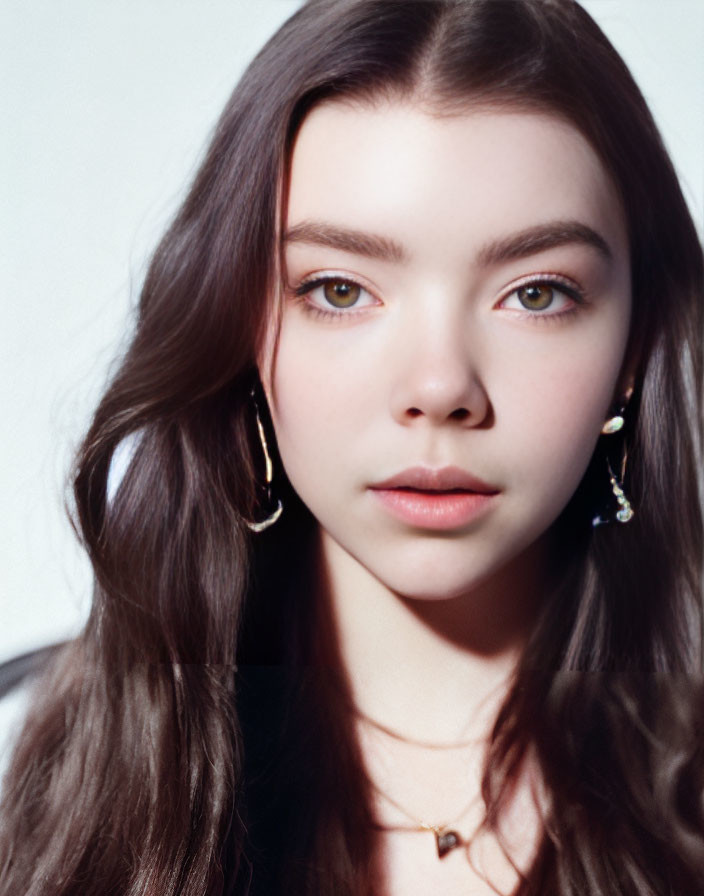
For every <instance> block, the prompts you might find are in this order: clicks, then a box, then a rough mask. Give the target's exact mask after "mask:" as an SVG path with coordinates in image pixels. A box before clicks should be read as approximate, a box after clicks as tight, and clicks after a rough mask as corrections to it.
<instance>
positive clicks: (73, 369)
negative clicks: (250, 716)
mask: <svg viewBox="0 0 704 896" xmlns="http://www.w3.org/2000/svg"><path fill="white" fill-rule="evenodd" d="M584 5H585V6H586V7H587V8H588V9H589V11H590V12H592V14H593V15H594V16H595V17H596V18H597V20H598V21H599V22H600V24H601V25H602V27H603V28H604V29H605V31H606V32H607V34H609V36H610V37H611V39H612V40H613V41H614V43H615V44H616V46H617V48H618V49H619V50H620V51H621V52H622V54H623V55H624V56H625V58H626V61H627V62H628V63H629V65H630V66H631V68H632V71H633V73H634V75H635V76H636V79H637V80H638V81H639V83H640V85H641V88H642V89H643V91H644V93H645V95H646V97H647V99H648V100H649V102H650V103H651V106H652V108H653V110H654V112H655V115H656V118H657V119H658V121H659V123H660V125H661V128H662V129H663V131H664V134H665V139H666V142H667V144H668V146H669V148H670V150H671V152H672V153H673V155H674V158H675V163H676V166H677V168H678V171H679V172H680V175H681V177H682V180H683V183H684V186H685V192H686V195H687V197H688V199H689V201H690V203H691V206H692V209H693V212H694V214H695V217H696V220H697V224H698V226H699V228H700V232H702V229H703V228H702V222H703V221H704V165H703V155H704V154H703V152H702V148H703V147H704V53H703V52H702V47H704V3H702V0H669V2H663V0H589V2H585V3H584ZM297 7H298V2H297V0H207V2H203V0H119V2H117V0H115V2H110V0H102V2H99V3H98V2H95V0H0V60H1V61H0V109H1V111H2V119H1V120H2V142H1V144H0V165H1V166H2V174H3V177H2V183H3V189H2V194H0V195H1V201H0V236H1V241H0V296H1V300H2V315H1V317H0V320H1V321H2V326H1V328H0V411H1V413H2V426H3V430H2V440H1V441H0V508H1V510H2V512H1V514H0V661H1V660H2V659H4V658H6V657H10V656H12V655H14V654H16V653H19V652H21V651H24V650H28V649H31V648H32V647H34V646H38V645H41V644H43V643H47V642H51V641H53V640H56V639H59V638H63V637H67V636H69V635H71V634H73V633H75V632H76V631H77V630H78V629H79V627H80V625H81V623H82V620H83V619H84V618H85V615H86V612H87V609H88V604H89V600H90V572H89V570H88V567H87V564H86V562H85V560H84V558H83V557H82V555H81V553H80V551H79V549H78V548H77V546H76V540H75V536H74V535H73V532H72V530H71V529H70V526H69V524H68V522H67V520H66V515H65V512H64V509H63V493H64V482H65V478H66V473H67V470H68V467H69V465H70V460H71V456H72V452H73V450H74V448H75V446H76V445H77V443H78V442H79V441H80V437H81V435H82V432H83V430H84V429H85V427H86V426H87V423H88V419H89V415H90V413H91V410H92V408H93V406H94V404H95V403H96V401H97V400H98V398H99V395H100V393H101V391H102V389H103V387H104V385H105V382H106V378H107V375H108V371H109V370H110V367H111V363H113V362H114V359H115V358H116V356H117V354H118V352H119V350H120V348H121V347H122V346H123V345H124V336H125V333H126V330H127V326H128V323H129V320H130V315H131V312H132V309H133V308H134V304H135V302H136V298H137V294H138V291H139V285H140V282H141V279H142V276H143V273H144V267H145V260H146V258H147V256H148V253H149V251H150V250H151V249H152V248H153V246H154V244H155V243H156V241H157V239H158V237H159V235H160V233H161V231H162V230H163V228H164V226H165V224H166V222H167V220H168V219H169V217H170V215H171V214H172V213H173V211H174V210H175V208H176V206H177V203H178V200H179V197H180V196H181V195H182V192H183V189H184V186H185V184H186V183H187V181H188V180H189V179H190V177H191V175H192V174H193V172H194V170H195V166H196V163H197V161H198V159H199V157H200V154H201V151H202V149H203V147H204V145H205V143H206V139H207V136H208V133H209V131H210V129H211V128H212V126H213V124H214V122H215V119H216V117H217V116H218V114H219V112H220V110H221V108H222V106H223V105H224V103H225V101H226V99H227V97H228V95H229V93H230V91H231V89H232V87H233V86H234V84H235V82H236V80H237V78H238V77H239V75H240V74H241V72H242V70H243V68H244V66H245V65H246V63H247V62H248V61H249V59H250V58H251V56H252V55H253V53H254V52H255V51H256V50H257V49H258V48H259V47H260V46H261V44H262V43H263V42H264V41H265V39H266V38H267V37H268V36H269V34H271V33H272V32H273V30H274V29H275V27H276V26H277V25H278V24H279V23H280V22H281V21H283V20H284V19H285V18H286V17H287V16H288V15H289V14H290V13H291V12H293V10H294V9H296V8H297ZM1 726H2V721H1V719H0V727H1ZM1 733H2V732H0V734H1Z"/></svg>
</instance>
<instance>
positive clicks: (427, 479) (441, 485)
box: [371, 467, 500, 495]
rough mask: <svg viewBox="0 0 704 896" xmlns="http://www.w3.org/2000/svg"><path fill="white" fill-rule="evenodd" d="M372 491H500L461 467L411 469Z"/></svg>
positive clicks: (488, 493)
mask: <svg viewBox="0 0 704 896" xmlns="http://www.w3.org/2000/svg"><path fill="white" fill-rule="evenodd" d="M371 488H372V489H406V490H411V491H422V492H451V491H462V492H475V493H476V494H480V495H493V494H497V493H498V492H499V491H500V490H499V489H498V488H497V487H496V486H493V485H490V484H489V483H487V482H484V481H483V480H481V479H478V478H477V477H476V476H472V475H471V473H467V472H466V471H465V470H462V469H461V468H460V467H441V468H440V469H437V470H434V469H431V468H429V467H410V468H409V469H407V470H403V471H402V472H401V473H397V474H396V475H395V476H391V477H390V478H389V479H384V480H383V481H382V482H377V483H375V484H374V485H372V486H371Z"/></svg>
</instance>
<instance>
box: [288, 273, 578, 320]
mask: <svg viewBox="0 0 704 896" xmlns="http://www.w3.org/2000/svg"><path fill="white" fill-rule="evenodd" d="M328 283H344V284H348V285H350V286H357V287H359V288H360V289H361V290H363V291H364V292H365V293H367V294H368V295H372V293H371V291H370V290H368V289H367V288H366V287H365V286H363V284H361V283H360V282H359V281H358V280H355V279H353V278H352V277H343V276H337V275H334V274H325V275H324V276H317V277H311V278H310V279H308V280H304V281H303V282H302V283H300V284H299V285H298V286H297V287H295V289H293V291H292V294H293V297H294V298H295V299H296V300H297V301H298V302H299V304H300V305H301V307H302V308H303V310H304V311H305V313H306V314H310V315H311V316H312V317H315V318H319V319H320V318H323V319H327V320H334V319H341V318H343V317H351V316H354V315H357V314H363V313H364V312H365V311H366V310H367V309H368V308H370V307H374V306H373V305H362V306H361V307H359V308H357V307H356V305H350V306H349V307H348V308H346V309H345V308H338V309H335V308H334V306H332V305H331V306H330V307H329V308H323V307H322V306H320V305H315V304H313V302H312V301H310V299H309V296H310V294H311V293H312V292H313V290H315V289H318V288H320V287H321V286H326V285H327V284H328ZM530 286H546V287H548V288H550V289H554V290H556V291H557V292H560V293H562V295H564V296H567V298H569V299H571V301H572V303H573V304H571V305H569V306H568V307H567V308H564V309H562V310H560V311H552V312H551V311H540V310H534V311H531V310H530V309H528V308H525V309H524V310H523V311H519V310H517V309H516V310H513V309H507V310H510V311H512V313H513V314H517V315H519V316H520V318H521V319H522V320H530V322H531V323H536V324H547V323H551V324H552V323H558V322H559V321H561V320H563V319H564V318H566V317H569V316H570V315H572V314H574V313H576V312H577V311H579V306H580V305H583V304H584V302H585V293H584V290H583V289H581V287H579V286H578V285H577V284H576V283H575V282H574V281H572V280H568V279H567V278H565V277H563V276H561V275H560V274H547V273H546V274H531V275H530V276H528V277H526V278H524V279H523V280H520V281H519V282H517V283H513V284H512V285H511V289H510V291H509V292H507V293H505V294H504V295H503V296H502V298H501V299H500V300H499V302H498V303H497V304H496V305H495V306H494V307H495V308H496V307H499V308H500V307H501V305H502V304H503V303H504V302H506V301H507V300H508V299H509V298H510V297H511V296H512V295H514V294H515V293H516V292H518V290H519V289H525V288H526V287H530ZM519 301H520V300H519Z"/></svg>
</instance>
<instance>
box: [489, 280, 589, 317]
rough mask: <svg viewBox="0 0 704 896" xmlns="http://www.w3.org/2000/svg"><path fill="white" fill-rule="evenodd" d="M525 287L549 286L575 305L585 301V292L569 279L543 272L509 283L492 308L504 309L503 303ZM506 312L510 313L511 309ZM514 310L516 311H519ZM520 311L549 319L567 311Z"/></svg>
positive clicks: (524, 309) (525, 309) (527, 309)
mask: <svg viewBox="0 0 704 896" xmlns="http://www.w3.org/2000/svg"><path fill="white" fill-rule="evenodd" d="M526 286H551V287H553V288H555V289H556V290H557V291H559V292H562V293H563V294H564V295H565V296H567V298H568V299H571V300H572V301H573V302H574V303H575V304H577V305H582V304H584V302H585V301H586V294H585V290H584V289H583V288H582V287H581V286H580V285H579V283H577V282H576V281H575V280H573V279H572V278H571V277H566V276H565V275H564V274H558V273H555V272H547V271H544V272H540V273H537V274H526V276H525V277H520V278H519V279H518V280H514V281H512V282H511V283H509V284H508V285H507V286H506V287H504V288H503V289H502V291H501V297H500V298H499V300H498V301H497V302H496V304H495V305H494V307H495V308H502V307H504V302H505V301H506V300H507V299H509V298H510V297H511V296H512V295H513V294H514V293H515V292H516V291H517V290H519V289H521V288H523V287H526ZM507 310H509V311H510V310H513V309H507ZM515 310H517V311H518V310H519V309H515ZM522 310H523V311H524V312H525V313H526V314H528V315H531V316H533V317H550V316H551V315H552V316H557V315H558V314H561V313H563V311H565V310H567V309H561V310H560V311H552V312H551V311H550V310H546V311H537V310H531V309H529V308H523V309H522Z"/></svg>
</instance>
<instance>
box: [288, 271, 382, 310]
mask: <svg viewBox="0 0 704 896" xmlns="http://www.w3.org/2000/svg"><path fill="white" fill-rule="evenodd" d="M295 294H296V296H298V297H299V298H301V299H302V300H303V302H304V308H305V307H307V309H308V310H309V311H311V312H315V313H317V314H331V315H338V316H339V315H341V314H344V312H345V311H348V310H349V311H350V312H351V311H355V312H356V311H358V310H359V311H361V310H362V309H364V308H367V307H371V306H372V305H378V304H379V302H378V300H377V299H375V298H374V296H373V295H372V294H371V293H370V292H369V290H367V289H365V288H364V287H363V286H362V285H361V284H359V283H357V282H356V281H355V280H349V279H347V278H346V277H336V276H320V277H315V278H313V279H311V280H306V281H305V282H304V283H301V285H300V286H299V287H298V288H297V289H296V290H295Z"/></svg>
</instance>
